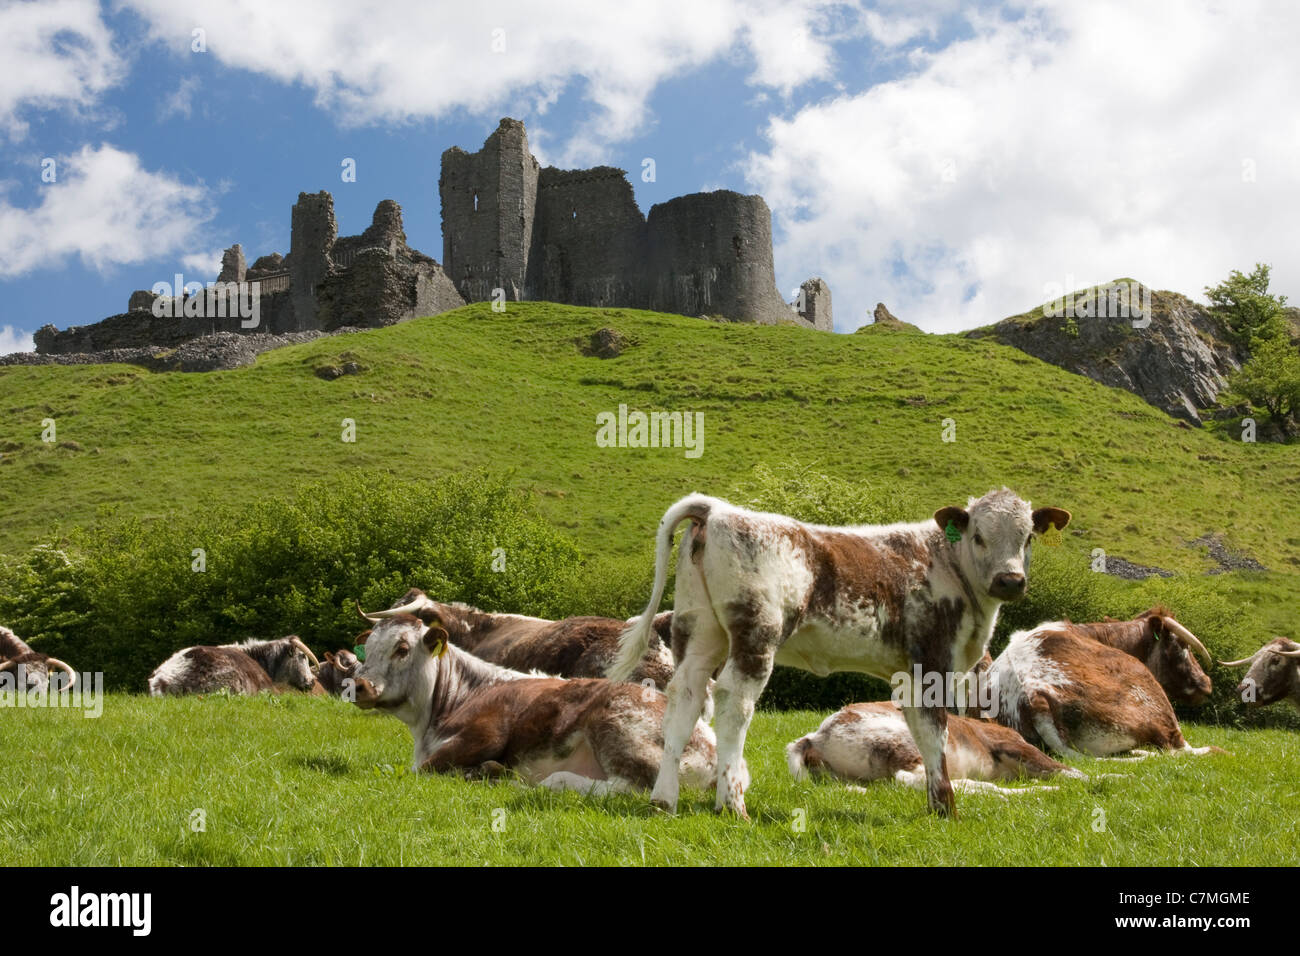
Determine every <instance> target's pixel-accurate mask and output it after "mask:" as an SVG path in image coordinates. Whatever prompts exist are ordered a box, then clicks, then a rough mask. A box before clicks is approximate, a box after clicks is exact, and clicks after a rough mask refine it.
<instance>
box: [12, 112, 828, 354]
mask: <svg viewBox="0 0 1300 956" xmlns="http://www.w3.org/2000/svg"><path fill="white" fill-rule="evenodd" d="M438 185H439V191H440V195H441V199H442V232H443V264H442V265H439V263H438V262H436V261H435V260H434V259H432V258H430V257H429V256H427V255H425V254H424V253H422V252H420V251H419V250H416V249H412V248H411V247H410V246H409V245H407V242H406V233H405V230H404V229H403V226H402V209H401V207H400V206H399V205H398V204H397V203H396V202H394V201H393V200H391V199H385V200H384V201H383V202H381V203H380V204H379V205H378V206H377V207H376V208H375V213H374V217H373V219H372V220H371V223H370V226H369V228H367V229H366V230H365V231H364V232H362V233H360V234H359V235H355V236H339V235H338V225H337V223H336V221H335V219H334V198H333V196H331V195H330V194H329V193H328V192H324V191H322V192H318V193H299V194H298V201H297V203H295V204H294V207H293V210H292V217H291V229H290V243H289V253H288V255H287V256H281V255H280V254H279V253H270V254H268V255H263V256H260V257H259V258H258V259H256V260H255V261H254V262H253V264H252V265H251V266H249V265H248V264H247V260H246V259H245V256H244V250H243V247H242V246H240V245H238V244H236V245H234V246H231V247H230V248H229V249H227V250H226V252H225V254H224V255H223V256H222V259H221V272H220V275H219V277H218V279H217V282H218V285H217V286H216V287H215V288H208V289H205V290H204V291H203V292H202V293H199V294H197V295H190V294H185V293H183V292H182V293H181V295H180V297H179V298H177V299H170V298H168V297H166V296H160V295H158V294H156V293H155V292H153V291H151V290H137V291H135V292H132V293H131V294H130V296H129V299H128V302H127V311H126V312H123V313H120V314H118V315H113V316H109V317H108V318H106V319H104V320H102V321H100V322H96V323H94V324H91V325H84V326H74V327H72V328H68V329H63V330H59V329H56V328H55V327H54V326H52V325H46V326H44V327H42V328H41V329H39V330H38V331H37V332H36V334H35V336H34V339H35V342H36V352H35V353H26V354H25V355H15V356H11V357H9V361H8V362H5V363H4V364H13V363H14V362H23V361H32V362H36V363H39V364H43V363H46V362H49V361H59V362H74V363H77V364H81V363H84V362H95V361H121V360H122V357H123V356H125V355H128V354H129V355H135V354H137V353H139V354H141V355H144V354H150V355H153V354H155V353H156V350H157V349H160V348H161V349H177V348H180V347H181V346H182V345H185V346H186V349H185V351H186V353H187V355H186V360H185V362H184V363H182V364H183V367H185V368H194V369H199V368H204V367H208V366H211V367H221V368H228V367H231V363H232V362H239V361H241V360H242V359H243V358H245V357H246V358H247V359H248V360H249V361H251V359H252V356H254V355H255V354H256V353H257V352H258V351H262V350H263V349H262V348H261V347H260V346H263V345H269V344H270V343H274V342H277V341H282V339H280V338H277V337H283V336H286V335H293V334H297V333H307V332H332V331H337V330H340V329H344V328H374V327H378V326H386V325H392V324H394V323H397V322H401V321H404V320H405V319H410V318H414V317H416V316H425V315H437V314H438V313H440V312H446V311H448V310H450V309H455V308H458V307H459V306H462V305H464V304H465V303H467V302H482V301H490V300H495V299H503V300H508V301H523V300H540V301H549V302H562V303H565V304H569V305H585V306H609V307H625V308H641V309H654V310H658V311H662V312H676V313H679V314H682V315H691V316H706V317H716V318H723V319H728V320H731V321H736V322H755V323H760V324H765V325H774V324H794V325H802V326H806V327H809V328H816V329H821V330H824V331H831V330H832V329H833V325H832V322H831V307H830V289H829V288H827V286H826V283H825V282H823V281H822V280H821V279H809V280H808V281H807V282H805V283H804V284H803V286H802V294H801V295H800V297H799V299H798V300H796V302H795V303H794V304H788V303H786V302H785V301H784V299H783V298H782V297H781V294H780V293H779V292H778V291H777V288H776V280H775V270H774V268H773V263H772V217H771V213H770V212H769V210H768V208H767V203H765V202H764V201H763V197H761V196H743V195H741V194H740V193H735V192H730V191H727V190H719V191H717V192H711V193H695V194H692V195H689V196H680V197H678V198H676V199H672V200H669V201H668V202H664V203H660V204H658V205H655V206H653V207H651V209H650V213H649V215H648V216H643V215H642V214H641V210H640V209H639V208H638V207H637V204H636V199H635V196H634V195H633V192H632V185H631V183H629V182H628V180H627V175H626V173H625V172H624V171H623V170H621V169H615V168H613V167H610V166H598V167H596V168H594V169H572V170H562V169H555V168H553V167H550V166H548V167H545V168H542V167H540V166H539V164H538V162H537V160H536V159H535V158H534V157H533V155H532V154H531V153H530V152H529V150H528V137H527V134H526V132H525V130H524V124H523V123H521V122H519V121H518V120H512V119H503V120H502V121H501V123H500V125H499V126H498V127H497V129H496V130H495V131H494V132H493V133H492V135H490V136H489V137H488V139H487V141H486V142H485V143H484V144H483V148H482V149H480V150H479V151H478V152H476V153H467V152H465V151H464V150H462V149H460V148H458V147H452V148H451V149H449V150H447V151H446V152H445V153H443V155H442V176H441V178H440V179H439V181H438ZM254 282H256V283H258V286H257V288H258V295H257V315H256V324H254V323H253V321H252V319H251V318H250V317H249V308H250V306H249V303H251V302H252V298H251V292H250V291H249V286H248V285H247V284H249V283H254ZM241 283H242V284H245V285H240V284H241ZM230 335H242V336H260V337H261V338H259V339H258V340H257V344H258V346H259V347H258V348H256V349H253V348H250V349H233V350H232V348H231V341H232V340H231V339H230V338H229V336H230ZM250 344H252V343H250ZM209 347H210V348H211V349H213V350H215V351H214V355H213V357H212V360H211V361H210V362H209V361H207V360H205V359H204V358H203V357H202V356H203V353H204V350H205V349H206V348H209ZM151 350H153V351H151ZM218 353H219V354H218ZM28 356H30V357H28ZM154 361H158V360H157V359H155V360H154ZM166 367H171V368H176V367H178V366H177V364H176V363H175V360H174V359H173V360H171V362H169V363H168V365H167V366H166Z"/></svg>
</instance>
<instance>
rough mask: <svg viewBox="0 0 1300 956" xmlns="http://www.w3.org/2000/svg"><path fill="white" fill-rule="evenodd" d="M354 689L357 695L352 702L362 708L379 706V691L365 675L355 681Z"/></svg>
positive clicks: (370, 708)
mask: <svg viewBox="0 0 1300 956" xmlns="http://www.w3.org/2000/svg"><path fill="white" fill-rule="evenodd" d="M353 690H354V691H355V694H356V696H355V697H354V698H353V700H352V703H354V704H356V705H357V706H358V707H360V708H361V709H362V710H373V709H374V708H376V707H378V706H379V692H378V691H377V690H375V685H374V684H372V683H370V681H368V680H366V679H365V678H364V677H362V678H359V679H357V680H356V681H355V683H354V684H353Z"/></svg>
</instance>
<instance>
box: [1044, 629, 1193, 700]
mask: <svg viewBox="0 0 1300 956" xmlns="http://www.w3.org/2000/svg"><path fill="white" fill-rule="evenodd" d="M1061 626H1068V627H1071V628H1073V629H1074V630H1075V632H1076V633H1078V634H1081V635H1082V636H1084V637H1090V638H1092V639H1093V640H1094V641H1100V642H1101V643H1102V644H1105V645H1107V646H1109V647H1113V648H1115V649H1116V650H1120V651H1123V652H1124V653H1125V654H1128V655H1130V656H1132V657H1136V658H1137V659H1138V660H1140V661H1141V662H1142V663H1144V664H1146V666H1147V670H1149V671H1151V673H1152V675H1154V677H1155V679H1156V680H1157V681H1159V682H1160V686H1161V687H1162V688H1164V692H1165V695H1166V696H1167V697H1168V698H1169V699H1170V700H1171V701H1173V702H1174V703H1177V704H1189V705H1191V706H1193V707H1195V706H1196V705H1197V704H1203V703H1205V701H1207V700H1208V699H1209V697H1210V692H1211V691H1212V690H1213V689H1214V685H1213V684H1212V683H1211V682H1210V676H1209V675H1208V674H1206V673H1205V671H1204V670H1203V669H1202V668H1201V665H1200V664H1198V663H1197V661H1196V658H1197V657H1200V658H1201V660H1203V661H1204V662H1205V666H1206V667H1209V666H1210V652H1209V651H1208V650H1206V648H1205V645H1204V644H1202V643H1201V642H1200V639H1199V638H1197V636H1196V635H1195V634H1193V633H1192V632H1191V631H1189V630H1188V629H1187V628H1185V627H1183V625H1181V624H1179V623H1178V621H1176V620H1175V619H1174V616H1173V615H1172V614H1170V613H1169V610H1168V609H1167V608H1165V607H1163V606H1162V605H1156V606H1155V607H1153V608H1151V610H1149V611H1143V612H1142V613H1141V614H1139V615H1138V616H1137V617H1135V618H1133V620H1131V621H1117V620H1114V619H1113V618H1106V620H1105V621H1102V622H1100V623H1097V624H1071V623H1070V622H1068V621H1065V622H1061Z"/></svg>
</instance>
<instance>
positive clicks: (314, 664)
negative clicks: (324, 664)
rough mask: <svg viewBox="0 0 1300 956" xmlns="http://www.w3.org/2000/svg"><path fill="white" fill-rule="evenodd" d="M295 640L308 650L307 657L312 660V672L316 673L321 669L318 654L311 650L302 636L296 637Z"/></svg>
mask: <svg viewBox="0 0 1300 956" xmlns="http://www.w3.org/2000/svg"><path fill="white" fill-rule="evenodd" d="M293 642H294V643H295V644H297V645H298V646H299V647H301V648H302V649H303V650H304V651H306V652H307V658H308V659H309V660H310V661H311V669H312V672H313V673H314V672H316V671H318V670H320V661H318V660H316V655H315V654H313V653H312V652H311V648H310V647H308V646H307V645H306V644H305V643H303V639H302V638H301V637H295V638H294V639H293Z"/></svg>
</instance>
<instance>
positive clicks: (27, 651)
mask: <svg viewBox="0 0 1300 956" xmlns="http://www.w3.org/2000/svg"><path fill="white" fill-rule="evenodd" d="M51 667H53V668H54V669H55V670H56V671H62V672H63V673H64V674H66V675H67V681H66V682H64V681H63V680H62V679H60V678H58V677H56V678H55V681H54V682H55V684H56V685H57V688H58V689H59V690H71V689H72V688H73V687H75V686H76V685H77V672H76V671H74V670H73V669H72V668H71V667H70V666H69V665H67V664H65V663H63V661H61V660H59V659H58V658H57V657H50V656H49V655H48V654H42V653H41V652H40V651H34V650H32V649H31V647H30V646H29V645H28V643H27V642H26V641H24V640H23V639H22V638H21V637H19V636H18V635H17V634H15V633H14V632H13V631H11V630H9V628H7V627H0V673H4V672H6V671H11V672H12V673H13V675H14V679H15V680H17V681H18V684H19V685H21V686H19V687H18V688H17V689H18V690H24V691H31V692H36V691H41V692H43V691H46V690H48V689H50V668H51Z"/></svg>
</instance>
